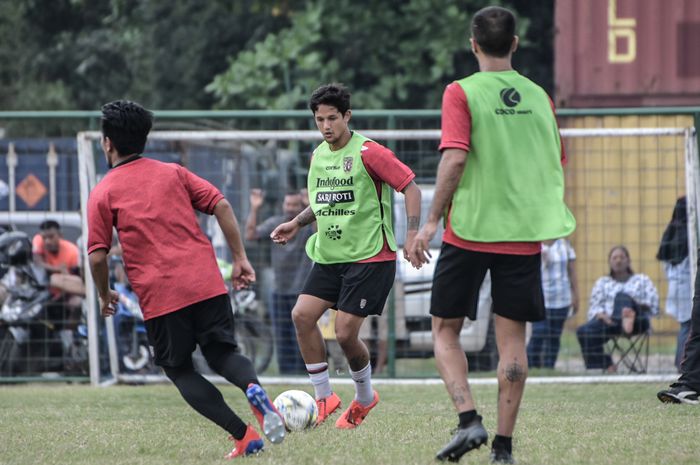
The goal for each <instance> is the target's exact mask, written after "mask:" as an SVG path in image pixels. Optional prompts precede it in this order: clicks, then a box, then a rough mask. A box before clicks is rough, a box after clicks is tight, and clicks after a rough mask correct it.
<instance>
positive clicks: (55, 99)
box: [0, 0, 294, 110]
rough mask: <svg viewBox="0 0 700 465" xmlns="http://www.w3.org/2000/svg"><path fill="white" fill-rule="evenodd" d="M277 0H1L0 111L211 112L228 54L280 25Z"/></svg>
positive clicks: (283, 20) (283, 12)
mask: <svg viewBox="0 0 700 465" xmlns="http://www.w3.org/2000/svg"><path fill="white" fill-rule="evenodd" d="M287 4H292V5H293V4H294V2H293V1H284V0H279V1H275V0H240V1H235V2H231V1H228V0H209V1H207V2H192V1H187V0H173V1H168V2H165V1H149V2H142V1H138V0H94V1H86V0H52V1H50V2H49V1H39V0H0V10H2V11H3V14H2V15H0V59H2V62H3V66H2V70H1V71H0V84H2V89H1V90H0V103H1V104H2V107H3V108H4V109H35V110H42V109H91V110H94V109H96V108H99V106H100V105H101V104H102V103H104V102H106V101H108V100H112V99H116V98H129V99H133V100H137V101H140V102H142V103H144V104H145V105H147V106H149V107H153V108H178V109H182V108H193V109H198V108H201V109H207V108H211V105H212V103H213V97H212V96H211V95H210V94H208V93H206V92H205V91H204V87H205V86H206V84H207V83H208V82H210V81H211V79H212V77H213V76H215V75H216V74H217V73H220V72H222V71H224V70H225V67H226V64H227V62H226V57H227V56H228V55H229V54H236V53H238V51H240V50H242V49H243V48H244V47H246V46H247V45H248V43H249V41H253V42H255V41H257V40H258V39H259V38H260V37H264V36H265V35H266V34H268V33H269V32H271V31H276V30H278V29H280V28H281V27H284V26H286V25H287V24H288V18H287V16H288V12H287V8H288V6H287Z"/></svg>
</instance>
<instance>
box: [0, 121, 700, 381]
mask: <svg viewBox="0 0 700 465" xmlns="http://www.w3.org/2000/svg"><path fill="white" fill-rule="evenodd" d="M560 117H561V120H560V123H561V125H562V127H565V128H572V127H688V126H692V125H694V124H695V125H696V127H697V123H698V122H700V109H678V108H676V109H656V110H640V109H636V110H634V109H629V110H628V109H625V110H608V111H603V110H590V111H586V110H580V111H579V110H576V111H566V110H563V111H560ZM98 118H99V113H97V112H58V113H52V112H5V113H0V126H2V127H3V128H4V138H3V139H0V181H4V182H5V183H6V184H7V189H6V195H3V188H2V184H0V211H5V212H6V213H2V214H0V224H10V225H12V226H14V227H15V228H17V229H22V230H25V231H26V232H27V233H29V234H30V235H33V234H34V233H36V228H37V226H38V223H39V222H40V219H44V218H50V219H57V220H58V221H59V222H60V223H62V224H64V225H65V228H66V231H65V233H66V238H67V239H69V240H72V241H76V240H77V239H78V237H79V236H80V230H79V229H77V228H76V229H75V230H72V229H71V227H70V225H72V224H73V223H74V222H75V219H76V215H78V211H79V208H80V201H79V198H80V196H79V182H78V170H77V165H76V159H75V153H76V150H77V149H76V145H75V138H74V136H75V133H76V132H78V131H79V130H85V129H97V128H98ZM156 118H157V124H156V126H155V128H154V129H155V130H165V129H167V130H231V129H234V130H238V129H240V130H292V131H299V130H313V129H314V127H313V121H312V119H311V115H310V114H309V112H307V111H289V112H235V111H232V112H225V111H224V112H156ZM353 126H354V127H355V128H358V129H414V130H424V129H437V128H439V112H438V111H433V110H427V111H355V112H354V113H353ZM382 142H383V143H385V144H386V145H387V146H389V147H390V148H392V149H393V150H394V151H395V152H396V153H397V155H398V156H399V157H400V158H401V159H402V160H403V161H404V162H406V163H407V164H408V165H409V166H410V167H411V168H412V169H413V170H414V171H415V172H416V175H417V181H418V182H419V184H421V186H422V187H424V188H426V189H427V190H429V189H430V186H431V184H432V183H433V182H434V176H435V170H436V167H437V163H438V162H439V154H438V153H437V151H436V147H437V142H436V140H434V139H431V138H424V139H419V140H387V141H382ZM315 145H316V143H315V142H311V141H303V140H296V141H288V142H286V143H279V142H277V143H273V142H270V141H259V140H257V141H253V140H251V141H245V142H241V141H238V142H231V141H227V142H225V143H224V142H221V141H209V142H203V141H199V142H192V141H151V142H149V146H148V153H149V156H153V157H155V158H158V159H161V160H165V161H172V162H177V163H181V164H183V165H185V166H187V167H188V168H190V169H192V170H193V171H195V172H196V173H198V174H199V175H201V176H203V177H205V178H207V179H209V180H210V181H212V182H213V183H214V184H215V185H217V186H218V187H219V188H220V189H221V190H222V192H224V194H225V195H226V197H227V198H228V199H229V200H230V201H231V203H232V204H233V205H234V208H235V210H236V213H237V216H238V219H239V222H240V223H241V225H244V224H245V220H246V218H247V216H248V214H249V212H250V206H249V193H250V189H252V188H260V189H262V190H263V191H264V192H265V197H264V198H265V202H264V205H263V207H262V209H261V211H260V217H261V219H264V218H267V217H269V216H271V215H273V214H276V213H279V212H280V209H281V202H282V200H283V198H284V194H285V193H287V192H288V191H290V190H295V189H300V188H302V187H303V186H304V183H305V178H306V169H307V166H308V161H309V155H310V153H311V150H312V149H313V147H314V146H315ZM566 147H567V152H568V155H569V158H570V164H569V167H568V168H567V170H566V171H567V201H568V203H569V205H570V206H571V207H572V209H573V210H574V212H575V214H576V216H577V218H578V222H579V229H578V231H577V233H576V234H575V235H574V236H573V238H572V239H573V244H574V248H575V249H576V252H577V263H578V266H579V289H580V291H581V311H580V312H579V314H578V315H577V316H575V317H574V318H571V319H569V321H568V323H567V325H566V327H565V330H564V333H563V336H562V348H561V350H560V352H559V360H558V362H557V371H556V372H557V373H560V372H564V373H580V372H581V371H582V370H583V369H584V368H583V363H582V359H581V353H580V347H579V345H578V342H577V341H576V336H575V330H576V328H577V327H578V326H580V325H581V324H583V323H584V322H585V317H584V315H585V311H586V307H587V297H588V294H589V293H590V289H591V286H592V284H593V282H594V280H595V279H596V278H597V277H599V276H600V275H602V274H604V273H605V271H606V254H607V249H608V248H609V247H610V246H612V245H614V244H617V243H625V244H627V245H628V246H630V249H631V253H632V256H633V260H634V265H635V268H636V269H638V270H639V271H641V272H644V273H645V274H648V275H650V277H652V279H653V281H654V283H655V284H656V287H657V289H658V290H659V294H660V299H661V302H662V304H663V301H664V299H665V297H666V295H665V292H666V282H665V279H664V277H663V273H662V268H661V264H660V263H658V262H657V261H656V260H655V259H654V254H655V250H654V249H655V247H656V246H657V245H658V239H659V238H660V233H661V232H662V230H663V228H664V226H665V224H666V223H667V221H668V219H669V218H670V213H671V210H672V208H673V201H674V200H675V198H676V197H678V196H680V195H682V194H684V193H685V190H686V189H685V183H684V176H685V161H684V156H685V153H686V152H685V147H684V146H683V142H682V139H681V138H677V139H675V140H674V141H672V142H671V141H669V139H663V138H659V137H657V138H656V139H653V140H646V141H645V140H643V139H640V138H629V139H626V140H623V139H620V140H619V142H614V143H610V142H605V141H601V140H587V141H585V142H580V141H576V142H573V141H572V140H569V139H567V143H566ZM95 149H96V150H95V153H96V156H95V160H96V163H97V172H98V173H104V171H105V170H106V166H105V165H104V161H103V160H102V157H101V156H100V153H99V147H95ZM632 178H636V179H637V180H636V181H633V180H631V179H632ZM12 197H13V198H12ZM400 197H401V196H400V195H399V196H397V202H395V206H396V208H397V209H398V208H400V203H401V199H400ZM615 199H619V200H620V201H619V202H618V201H616V200H615ZM631 199H633V200H631ZM427 207H428V205H427V204H425V205H424V210H427ZM651 212H653V214H652V213H651ZM5 215H7V216H5ZM77 218H78V220H79V216H77ZM202 226H203V228H204V229H205V231H207V232H208V233H209V234H210V235H211V236H212V239H213V241H214V244H215V245H216V250H217V252H218V253H219V254H220V255H221V257H222V258H224V259H228V258H229V257H228V256H227V255H226V249H225V247H224V244H223V243H222V241H221V239H220V238H218V237H217V233H216V228H215V227H213V226H214V225H213V224H212V223H211V221H208V220H207V219H206V218H203V219H202ZM271 246H272V245H271V244H270V243H269V242H266V241H250V242H249V243H247V244H246V247H247V249H248V251H249V254H250V257H251V260H252V261H253V263H254V266H255V267H256V269H257V270H258V274H259V276H260V278H261V279H260V283H259V285H258V288H257V290H258V297H259V298H258V301H257V302H258V304H259V309H258V310H256V311H259V312H260V314H261V315H262V318H263V320H265V321H267V322H269V320H267V318H268V317H266V316H265V315H266V314H267V309H268V308H269V306H270V304H271V303H270V299H271V298H272V297H271V289H272V287H273V280H274V278H273V274H272V272H271V261H270V260H271V258H270V247H271ZM403 272H404V276H403V277H400V280H401V283H400V285H397V286H396V287H395V292H394V294H393V295H392V299H391V303H392V304H391V306H390V308H388V309H387V312H386V314H387V318H386V319H385V320H381V319H380V320H371V321H369V322H368V324H367V326H368V328H367V330H366V333H365V335H366V336H367V339H368V342H369V346H370V348H371V349H372V353H373V358H374V359H375V361H376V358H377V357H378V356H379V357H380V358H381V357H382V356H383V355H381V354H383V353H384V351H386V356H387V359H388V362H387V366H386V369H385V371H384V373H385V374H387V375H388V376H417V375H418V376H436V374H437V373H436V371H435V367H434V363H433V361H432V360H431V355H432V354H431V351H430V344H429V343H430V340H429V336H428V339H425V337H426V336H425V334H426V331H427V332H428V333H427V334H429V319H427V318H426V316H427V315H422V317H421V316H415V315H416V312H421V311H423V312H425V309H426V307H425V305H426V301H425V296H426V295H427V294H426V291H429V274H430V272H429V271H428V272H427V273H423V274H422V275H419V276H415V275H414V276H411V277H410V279H406V274H407V273H410V272H409V271H406V270H403ZM400 273H401V271H400ZM409 281H410V282H409ZM396 302H399V304H398V305H396ZM416 309H418V310H416ZM663 312H664V309H663V305H662V309H661V317H660V318H659V319H655V320H653V321H652V328H653V333H652V336H651V338H650V339H649V353H650V357H649V361H650V362H649V365H648V367H647V371H649V372H656V373H670V372H673V371H674V370H675V368H674V366H673V363H672V359H673V354H674V351H675V334H676V332H677V328H678V326H677V323H675V321H674V320H673V319H671V318H670V317H667V316H663V315H664V314H663ZM407 315H409V316H407ZM487 318H488V316H487ZM61 323H62V322H59V324H61ZM488 327H491V325H488ZM101 328H102V329H100V334H101V335H102V336H104V337H101V338H100V350H101V352H102V354H103V356H102V357H101V361H102V363H101V365H102V366H103V371H102V375H103V376H107V375H108V374H109V373H108V371H107V369H106V368H104V367H107V366H108V365H109V363H108V360H107V353H108V351H107V350H106V346H107V342H106V341H107V338H106V335H105V334H106V327H105V326H101ZM134 331H136V330H134ZM418 333H422V336H420V337H422V339H420V338H419V337H418V336H416V338H415V339H416V340H415V341H413V342H414V343H413V344H412V343H411V341H410V338H409V339H406V338H405V337H406V334H418ZM384 335H386V336H384ZM74 336H75V337H74V338H73V344H76V343H77V344H78V345H80V344H82V343H83V340H82V339H80V334H79V333H78V332H76V333H75V335H74ZM487 337H488V338H489V339H488V340H487V342H486V343H485V345H484V346H483V347H482V349H483V350H478V351H474V352H470V363H471V368H472V369H475V370H490V369H493V368H494V363H495V361H496V360H497V355H496V354H495V352H494V348H493V343H492V337H493V336H492V334H490V333H489V334H487ZM386 340H388V344H387V345H386V346H385V345H384V341H386ZM59 343H60V336H58V337H53V339H52V338H47V339H46V342H45V343H44V344H43V346H44V349H43V350H44V352H45V353H46V351H47V350H49V346H52V347H53V348H51V349H50V350H51V351H53V353H54V355H56V354H57V355H56V357H55V358H58V359H59V360H60V362H58V361H57V362H56V363H55V364H54V365H50V364H49V365H46V364H45V365H44V366H40V367H36V369H34V367H32V369H31V370H30V369H29V368H30V367H29V366H28V365H27V366H26V367H20V368H21V369H19V370H16V372H14V373H6V374H11V378H8V377H4V378H3V379H4V380H24V379H55V378H56V377H59V379H63V377H64V376H73V375H78V376H83V375H86V374H87V372H86V371H85V370H83V371H80V368H78V369H76V368H75V363H73V364H72V367H71V370H72V371H68V370H66V369H65V364H66V362H65V360H64V359H65V354H64V353H63V352H64V350H63V349H60V344H59ZM64 344H65V342H64ZM41 356H42V355H41V354H40V355H39V356H38V357H41ZM24 363H26V360H24ZM69 365H70V363H69ZM339 369H341V370H342V369H343V368H342V365H341V366H340V367H339ZM138 372H139V370H136V373H137V374H138ZM277 372H278V364H277V361H276V358H275V357H273V358H272V359H271V362H270V364H269V366H268V367H266V369H265V371H264V373H265V374H276V373H277ZM2 375H3V374H2V373H0V376H2Z"/></svg>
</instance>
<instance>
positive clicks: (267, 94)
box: [207, 0, 552, 109]
mask: <svg viewBox="0 0 700 465" xmlns="http://www.w3.org/2000/svg"><path fill="white" fill-rule="evenodd" d="M493 3H494V2H491V1H486V0H461V1H456V2H455V1H453V0H408V1H395V0H390V1H385V2H382V4H381V8H379V7H377V5H375V4H374V3H373V2H370V1H368V0H363V1H357V0H354V1H350V0H332V1H331V0H316V1H314V2H312V3H309V4H308V5H307V7H306V8H305V9H303V10H300V11H297V12H295V13H293V15H292V20H291V25H290V26H289V28H286V29H283V30H281V31H279V32H276V33H270V34H269V35H268V36H267V37H266V38H265V39H264V40H262V41H260V42H258V43H256V44H254V45H253V46H252V47H251V48H249V49H247V50H245V51H242V52H241V53H239V54H238V55H237V56H234V58H233V59H232V60H231V63H230V66H229V68H228V69H227V70H226V71H225V72H224V73H221V74H219V75H218V76H216V78H214V80H213V81H212V82H211V84H209V86H207V90H208V91H209V92H211V93H212V94H213V95H214V96H215V97H216V98H217V106H218V107H219V108H263V109H264V108H267V109H285V108H303V107H304V106H305V104H306V101H307V99H308V96H309V94H310V93H311V92H312V91H313V89H315V88H316V87H318V86H319V85H320V84H323V83H326V82H332V81H337V82H343V83H345V84H346V85H348V86H349V87H350V89H351V91H352V92H353V106H354V107H355V108H437V107H439V105H440V98H441V95H442V91H443V89H444V86H445V85H446V84H448V83H449V82H451V81H452V80H454V79H456V78H459V77H461V76H463V75H465V74H468V73H471V72H474V71H476V61H475V60H474V59H473V58H471V57H470V56H469V52H468V37H469V24H470V20H471V14H472V13H473V12H475V11H477V10H478V9H480V8H482V7H484V6H487V5H490V4H493ZM525 7H526V6H525ZM551 11H552V10H551V9H550V15H551ZM528 24H529V22H528V21H527V19H526V18H523V19H522V20H521V21H520V28H519V33H520V34H521V35H522V36H523V40H522V42H521V43H522V48H523V49H524V50H528V49H529V48H531V46H530V42H529V41H528V39H527V37H525V35H526V33H527V27H528ZM550 70H551V68H550Z"/></svg>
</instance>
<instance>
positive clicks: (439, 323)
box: [432, 318, 462, 341]
mask: <svg viewBox="0 0 700 465" xmlns="http://www.w3.org/2000/svg"><path fill="white" fill-rule="evenodd" d="M461 330H462V325H461V324H458V323H456V322H455V321H454V320H447V319H444V318H433V321H432V332H433V341H435V340H438V339H441V338H451V337H459V333H460V331H461Z"/></svg>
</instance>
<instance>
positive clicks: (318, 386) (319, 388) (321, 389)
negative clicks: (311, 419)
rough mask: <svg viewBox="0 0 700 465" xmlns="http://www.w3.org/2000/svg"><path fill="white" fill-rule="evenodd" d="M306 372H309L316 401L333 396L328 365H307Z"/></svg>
mask: <svg viewBox="0 0 700 465" xmlns="http://www.w3.org/2000/svg"><path fill="white" fill-rule="evenodd" d="M306 371H307V372H309V378H311V384H313V385H314V393H315V394H316V399H325V398H326V397H328V396H330V395H331V394H333V391H332V390H331V380H330V377H329V375H328V364H327V363H325V362H324V363H307V364H306Z"/></svg>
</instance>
